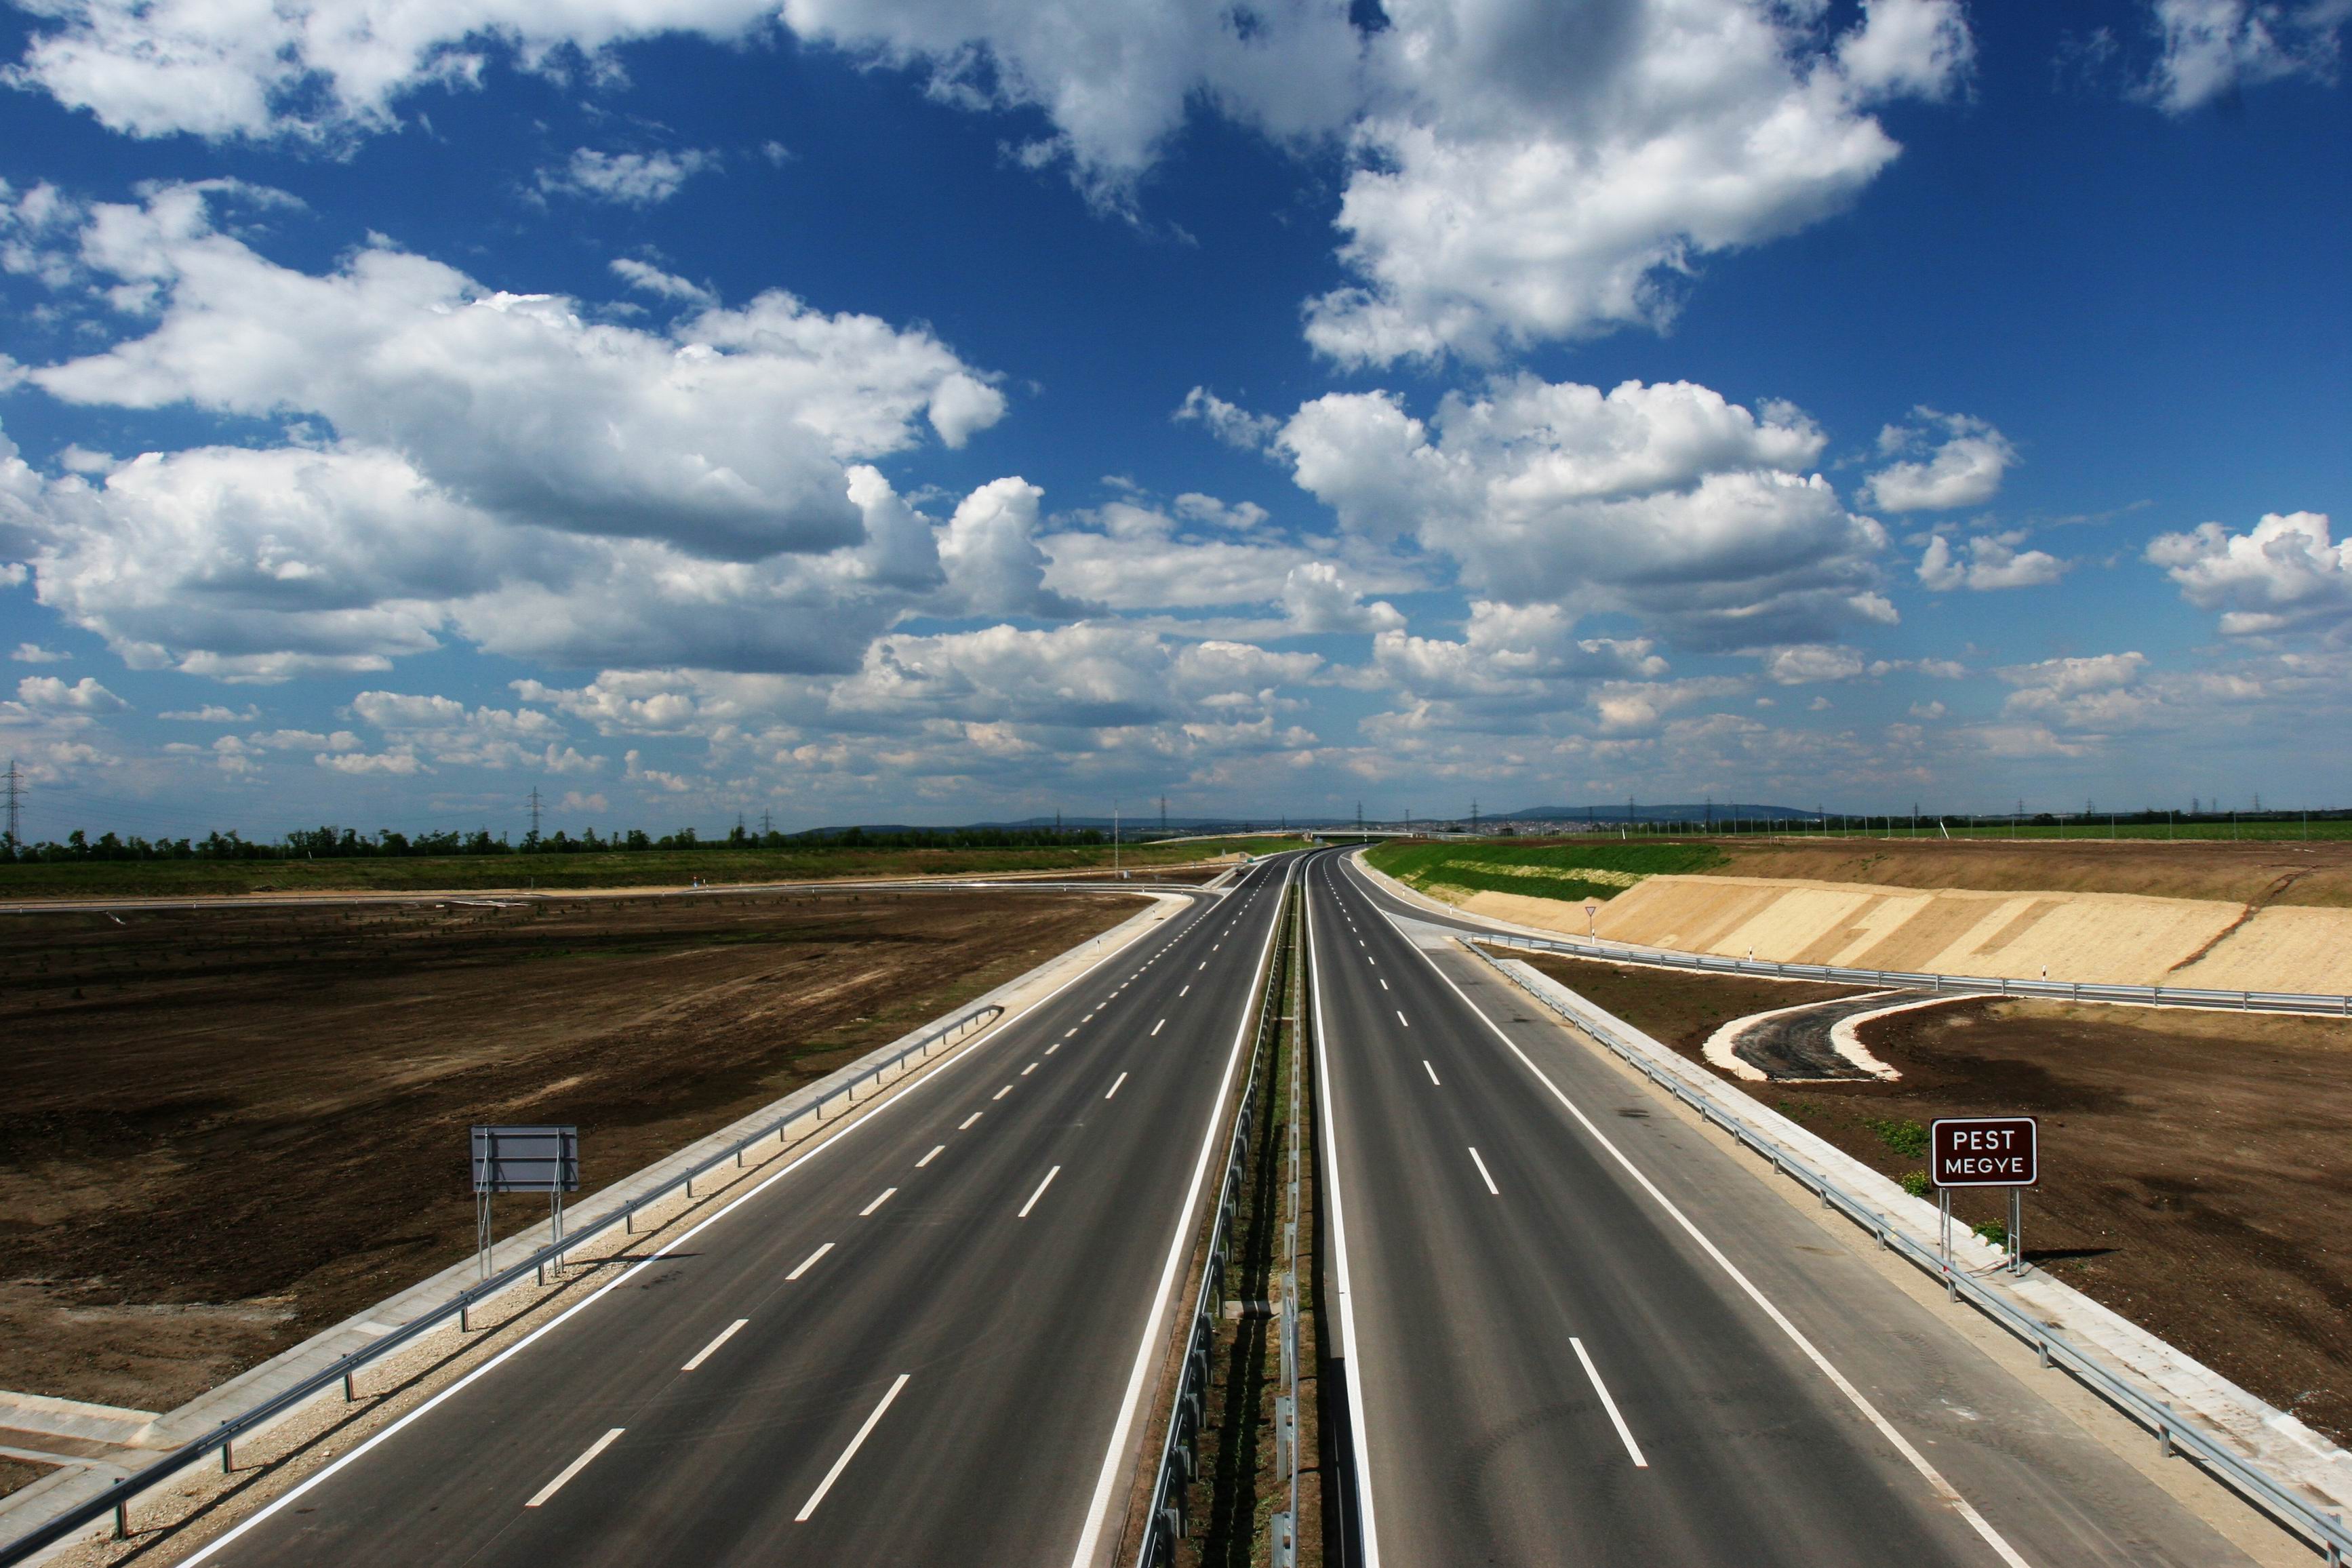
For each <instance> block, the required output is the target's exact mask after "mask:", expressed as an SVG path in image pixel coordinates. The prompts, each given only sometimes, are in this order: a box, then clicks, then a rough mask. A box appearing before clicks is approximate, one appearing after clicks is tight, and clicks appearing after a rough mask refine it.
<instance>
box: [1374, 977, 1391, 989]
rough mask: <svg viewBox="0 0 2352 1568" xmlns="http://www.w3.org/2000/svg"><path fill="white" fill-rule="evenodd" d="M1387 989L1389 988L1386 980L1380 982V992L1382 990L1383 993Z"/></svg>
mask: <svg viewBox="0 0 2352 1568" xmlns="http://www.w3.org/2000/svg"><path fill="white" fill-rule="evenodd" d="M1375 978H1377V977H1375ZM1388 988H1389V983H1388V982H1387V981H1386V980H1381V989H1382V990H1384V991H1385V990H1387V989H1388Z"/></svg>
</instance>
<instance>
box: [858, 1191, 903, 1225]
mask: <svg viewBox="0 0 2352 1568" xmlns="http://www.w3.org/2000/svg"><path fill="white" fill-rule="evenodd" d="M897 1191H898V1188H897V1187H895V1186H886V1187H884V1188H883V1189H882V1196H881V1197H877V1198H876V1199H875V1200H874V1201H873V1202H872V1203H869V1204H867V1205H866V1207H864V1208H861V1209H859V1210H858V1211H857V1218H860V1219H863V1218H866V1216H867V1215H869V1214H871V1213H873V1212H874V1211H875V1210H876V1209H877V1208H879V1207H882V1206H883V1205H884V1204H886V1203H887V1202H889V1201H890V1195H891V1194H892V1193H894V1192H897Z"/></svg>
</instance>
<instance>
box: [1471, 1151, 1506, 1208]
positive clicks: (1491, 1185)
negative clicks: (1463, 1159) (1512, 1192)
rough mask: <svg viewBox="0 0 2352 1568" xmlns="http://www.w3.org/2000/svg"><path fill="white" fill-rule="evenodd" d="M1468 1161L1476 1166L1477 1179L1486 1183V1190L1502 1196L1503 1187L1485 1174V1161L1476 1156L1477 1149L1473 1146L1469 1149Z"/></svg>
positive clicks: (1496, 1195)
mask: <svg viewBox="0 0 2352 1568" xmlns="http://www.w3.org/2000/svg"><path fill="white" fill-rule="evenodd" d="M1470 1163H1471V1164H1473V1165H1475V1166H1477V1167H1478V1179H1479V1180H1480V1181H1483V1182H1485V1183H1486V1190H1487V1192H1489V1193H1491V1194H1492V1195H1493V1196H1495V1197H1502V1196H1503V1189H1502V1188H1501V1187H1498V1186H1496V1185H1495V1178H1494V1177H1493V1176H1489V1175H1487V1174H1486V1161H1485V1160H1482V1159H1480V1158H1479V1157H1478V1151H1477V1150H1476V1149H1475V1148H1473V1149H1472V1150H1471V1151H1470Z"/></svg>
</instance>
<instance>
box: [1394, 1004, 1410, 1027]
mask: <svg viewBox="0 0 2352 1568" xmlns="http://www.w3.org/2000/svg"><path fill="white" fill-rule="evenodd" d="M1397 1022H1399V1023H1401V1024H1402V1025H1404V1027H1405V1028H1407V1029H1411V1028H1412V1019H1408V1018H1406V1017H1405V1016H1404V1009H1402V1008H1399V1009H1397Z"/></svg>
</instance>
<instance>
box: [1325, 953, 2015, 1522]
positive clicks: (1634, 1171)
mask: <svg viewBox="0 0 2352 1568" xmlns="http://www.w3.org/2000/svg"><path fill="white" fill-rule="evenodd" d="M1382 914H1383V915H1384V917H1385V918H1387V919H1388V920H1389V921H1390V922H1391V925H1393V924H1394V922H1395V918H1396V917H1395V916H1394V915H1388V914H1387V913H1386V911H1383V912H1382ZM1398 935H1399V936H1402V935H1403V933H1402V932H1399V933H1398ZM1424 956H1426V955H1424ZM1429 967H1430V968H1431V970H1432V971H1433V972H1434V973H1435V974H1436V976H1437V977H1438V978H1439V979H1441V980H1443V981H1444V982H1445V983H1446V985H1447V986H1448V987H1450V988H1452V989H1453V991H1454V995H1455V996H1457V997H1460V998H1462V1005H1463V1006H1465V1007H1466V1008H1468V1009H1470V1010H1471V1011H1472V1012H1473V1013H1475V1014H1476V1015H1477V1018H1478V1021H1479V1022H1481V1023H1483V1024H1485V1025H1486V1027H1487V1029H1489V1030H1492V1031H1493V1032H1494V1035H1495V1038H1496V1039H1497V1040H1501V1041H1502V1042H1503V1044H1504V1045H1505V1046H1507V1048H1509V1050H1510V1052H1511V1054H1512V1055H1514V1056H1516V1057H1517V1058H1518V1059H1519V1061H1520V1063H1521V1064H1522V1065H1524V1066H1525V1067H1526V1068H1527V1070H1528V1071H1529V1072H1531V1073H1533V1074H1534V1075H1535V1078H1536V1081H1537V1082H1539V1083H1541V1084H1542V1085H1543V1086H1544V1087H1545V1088H1546V1089H1548V1090H1549V1091H1550V1092H1551V1096H1552V1098H1553V1099H1555V1100H1557V1101H1559V1103H1560V1104H1561V1105H1563V1106H1565V1107H1566V1108H1567V1110H1568V1113H1569V1114H1570V1115H1571V1116H1574V1117H1575V1118H1576V1120H1577V1121H1578V1123H1579V1124H1581V1125H1582V1126H1583V1128H1584V1130H1585V1132H1586V1133H1587V1134H1589V1135H1590V1136H1591V1138H1592V1140H1593V1141H1594V1142H1595V1143H1597V1144H1599V1145H1601V1147H1602V1148H1604V1149H1606V1150H1608V1151H1609V1155H1610V1157H1611V1158H1612V1159H1614V1160H1615V1161H1616V1162H1617V1164H1618V1165H1619V1166H1621V1167H1622V1169H1623V1170H1624V1172H1625V1174H1626V1175H1628V1176H1632V1177H1633V1180H1634V1181H1635V1182H1636V1183H1638V1184H1639V1185H1640V1186H1641V1187H1642V1190H1643V1191H1644V1192H1646V1193H1648V1194H1649V1195H1650V1197H1651V1198H1652V1199H1653V1200H1654V1202H1655V1203H1656V1204H1657V1205H1658V1207H1661V1208H1663V1209H1664V1210H1665V1211H1666V1213H1667V1215H1668V1216H1669V1217H1670V1218H1673V1220H1674V1221H1675V1224H1676V1225H1679V1226H1680V1227H1681V1228H1683V1231H1684V1233H1685V1234H1686V1235H1687V1236H1689V1237H1690V1239H1692V1240H1693V1241H1695V1242H1696V1243H1697V1244H1698V1246H1699V1249H1700V1250H1702V1251H1704V1252H1705V1253H1706V1255H1707V1256H1708V1257H1709V1258H1711V1259H1713V1260H1715V1263H1716V1265H1717V1267H1718V1268H1720V1269H1721V1270H1723V1271H1724V1272H1725V1273H1726V1274H1727V1275H1728V1276H1730V1278H1731V1281H1732V1282H1733V1283H1734V1284H1736V1285H1738V1287H1739V1289H1740V1291H1741V1292H1742V1293H1743V1294H1745V1295H1746V1296H1747V1297H1748V1300H1749V1301H1753V1302H1755V1303H1756V1305H1757V1307H1758V1308H1759V1310H1760V1311H1761V1312H1763V1313H1764V1315H1765V1316H1766V1317H1768V1318H1769V1319H1771V1320H1772V1322H1773V1324H1774V1325H1775V1326H1776V1327H1778V1328H1779V1329H1780V1332H1781V1333H1785V1334H1787V1335H1788V1336H1789V1339H1790V1343H1793V1344H1795V1345H1796V1347H1797V1348H1798V1350H1799V1351H1801V1352H1802V1353H1803V1354H1804V1356H1805V1359H1806V1360H1808V1361H1810V1362H1811V1363H1812V1364H1813V1365H1814V1366H1816V1367H1817V1368H1819V1369H1820V1370H1821V1373H1822V1376H1824V1377H1826V1378H1828V1379H1829V1380H1830V1382H1831V1384H1832V1385H1834V1386H1835V1387H1836V1389H1837V1390H1838V1392H1839V1393H1841V1394H1843V1395H1844V1396H1846V1398H1847V1400H1848V1401H1849V1402H1851V1403H1852V1404H1853V1407H1854V1408H1855V1409H1857V1410H1859V1411H1860V1412H1862V1414H1863V1416H1864V1418H1865V1419H1867V1420H1868V1421H1869V1422H1870V1424H1871V1425H1872V1426H1873V1427H1876V1428H1877V1430H1878V1434H1879V1436H1881V1437H1885V1439H1886V1440H1887V1442H1888V1443H1890V1444H1892V1445H1893V1446H1894V1448H1895V1452H1896V1453H1898V1454H1901V1455H1902V1456H1903V1457H1904V1458H1905V1459H1906V1460H1908V1461H1909V1462H1910V1465H1911V1468H1912V1469H1914V1470H1916V1471H1917V1472H1918V1473H1919V1476H1920V1478H1921V1479H1924V1480H1926V1481H1927V1485H1928V1487H1929V1488H1930V1489H1931V1490H1933V1491H1934V1492H1935V1493H1936V1495H1937V1497H1939V1498H1941V1499H1942V1500H1944V1501H1945V1502H1946V1503H1948V1504H1949V1505H1950V1507H1951V1508H1952V1510H1953V1511H1955V1512H1957V1513H1958V1515H1959V1516H1960V1517H1961V1518H1962V1519H1964V1520H1966V1521H1968V1522H1969V1528H1970V1529H1972V1530H1974V1531H1976V1532H1977V1534H1978V1535H1979V1537H1980V1538H1982V1540H1983V1541H1984V1542H1985V1544H1986V1545H1988V1546H1990V1547H1991V1548H1992V1549H1993V1551H1994V1552H1997V1553H1999V1554H2000V1560H2001V1561H2002V1562H2003V1563H2008V1564H2009V1568H2032V1564H2030V1563H2027V1562H2026V1560H2025V1559H2024V1558H2023V1557H2021V1556H2020V1555H2019V1554H2018V1552H2017V1549H2016V1548H2015V1547H2013V1546H2011V1544H2010V1543H2009V1542H2007V1541H2006V1540H2005V1539H2003V1538H2002V1536H2001V1534H2000V1531H1997V1530H1995V1529H1993V1527H1992V1525H1991V1524H1990V1522H1988V1521H1986V1519H1985V1517H1984V1515H1982V1514H1980V1513H1979V1512H1978V1511H1976V1507H1975V1505H1974V1504H1972V1503H1970V1502H1969V1500H1968V1499H1966V1498H1964V1497H1962V1496H1961V1495H1960V1493H1959V1491H1958V1489H1957V1488H1955V1487H1954V1486H1953V1485H1952V1483H1951V1482H1949V1481H1948V1480H1946V1479H1944V1477H1943V1472H1941V1471H1940V1470H1938V1469H1936V1467H1935V1466H1933V1465H1931V1464H1929V1463H1928V1462H1927V1456H1926V1455H1924V1454H1922V1453H1921V1452H1920V1451H1919V1450H1918V1449H1917V1448H1914V1447H1913V1446H1912V1445H1911V1441H1910V1439H1909V1438H1907V1437H1904V1436H1903V1434H1902V1433H1900V1432H1898V1431H1896V1430H1895V1427H1894V1425H1893V1423H1891V1422H1889V1421H1888V1420H1887V1419H1886V1417H1885V1416H1882V1415H1880V1414H1879V1411H1878V1406H1875V1405H1873V1404H1872V1403H1871V1402H1870V1400H1869V1398H1868V1396H1865V1395H1864V1393H1863V1392H1862V1390H1861V1389H1859V1388H1856V1387H1855V1386H1854V1385H1853V1383H1851V1382H1850V1381H1848V1380H1847V1378H1846V1375H1845V1374H1844V1373H1843V1372H1840V1371H1839V1370H1838V1369H1837V1367H1836V1365H1835V1364H1833V1363H1832V1362H1831V1360H1830V1358H1829V1357H1827V1356H1825V1355H1823V1354H1822V1353H1821V1351H1820V1349H1819V1348H1818V1347H1816V1346H1815V1345H1814V1343H1813V1342H1812V1341H1811V1340H1810V1339H1808V1338H1807V1337H1805V1333H1804V1331H1803V1330H1801V1329H1800V1328H1798V1327H1797V1325H1796V1324H1795V1323H1794V1322H1790V1319H1789V1317H1788V1315H1787V1314H1786V1313H1784V1312H1781V1311H1780V1308H1779V1307H1777V1306H1775V1305H1773V1303H1772V1301H1771V1298H1769V1297H1768V1296H1767V1295H1765V1294H1764V1292H1763V1291H1759V1290H1758V1289H1757V1288H1756V1284H1755V1281H1751V1280H1750V1279H1748V1276H1747V1275H1746V1274H1745V1273H1743V1272H1741V1271H1740V1269H1739V1266H1738V1264H1736V1263H1734V1262H1733V1261H1732V1260H1730V1259H1729V1258H1728V1257H1727V1256H1725V1254H1724V1251H1723V1249H1721V1248H1719V1247H1717V1245H1716V1244H1715V1242H1714V1241H1713V1240H1712V1239H1710V1238H1709V1237H1708V1236H1707V1234H1706V1232H1705V1231H1703V1230H1701V1229H1700V1228H1698V1227H1697V1226H1696V1224H1694V1223H1693V1222H1692V1220H1691V1218H1690V1216H1688V1215H1686V1214H1685V1213H1684V1212H1683V1211H1682V1208H1681V1207H1680V1206H1679V1205H1677V1204H1676V1203H1675V1200H1674V1199H1672V1198H1670V1197H1667V1196H1666V1195H1665V1194H1664V1192H1663V1191H1661V1190H1660V1189H1659V1187H1658V1185H1657V1184H1656V1183H1655V1182H1654V1181H1652V1180H1651V1179H1650V1178H1649V1176H1647V1175H1645V1174H1644V1173H1643V1170H1642V1168H1641V1167H1640V1166H1636V1165H1635V1164H1634V1163H1633V1161H1632V1160H1631V1159H1629V1158H1627V1157H1626V1155H1625V1151H1624V1150H1622V1149H1621V1148H1619V1147H1618V1146H1617V1145H1616V1144H1615V1143H1613V1142H1612V1141H1611V1139H1610V1137H1609V1134H1606V1133H1604V1132H1602V1131H1601V1127H1600V1125H1599V1124H1597V1123H1595V1122H1594V1121H1593V1120H1592V1118H1591V1117H1590V1116H1588V1115H1586V1114H1585V1113H1584V1108H1583V1107H1582V1106H1580V1105H1579V1104H1578V1103H1576V1102H1575V1101H1573V1100H1571V1099H1570V1098H1569V1097H1568V1096H1567V1094H1565V1093H1564V1092H1561V1090H1560V1087H1559V1084H1557V1083H1555V1082H1552V1080H1551V1077H1550V1075H1549V1073H1547V1072H1545V1071H1544V1070H1543V1069H1542V1068H1540V1067H1538V1066H1537V1065H1536V1064H1535V1061H1534V1059H1533V1058H1532V1057H1530V1056H1528V1053H1527V1052H1526V1051H1523V1050H1521V1049H1520V1048H1519V1044H1518V1042H1517V1040H1513V1039H1512V1038H1511V1037H1510V1036H1509V1035H1507V1034H1506V1033H1504V1032H1503V1029H1502V1026H1501V1025H1499V1024H1497V1023H1496V1021H1495V1020H1494V1019H1491V1018H1489V1017H1487V1016H1486V1009H1483V1008H1481V1007H1479V1005H1478V1004H1477V1003H1475V1002H1474V1001H1472V1000H1471V999H1470V997H1469V994H1468V993H1467V992H1465V991H1464V990H1463V988H1461V987H1460V986H1458V985H1455V984H1454V977H1453V976H1451V975H1449V974H1447V973H1446V972H1445V971H1444V969H1441V968H1439V967H1437V961H1436V960H1435V959H1434V958H1431V959H1430V960H1429ZM1335 1211H1336V1206H1335ZM1343 1304H1344V1298H1343ZM1354 1370H1355V1364H1354V1362H1353V1360H1352V1359H1351V1360H1350V1361H1349V1372H1350V1373H1352V1372H1353V1371H1354ZM1368 1568H1369V1564H1368Z"/></svg>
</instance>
